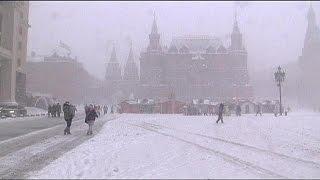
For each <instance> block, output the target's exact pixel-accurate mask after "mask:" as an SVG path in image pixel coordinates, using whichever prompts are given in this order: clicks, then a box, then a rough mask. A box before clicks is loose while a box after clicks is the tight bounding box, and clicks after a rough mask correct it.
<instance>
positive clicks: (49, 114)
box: [48, 105, 52, 117]
mask: <svg viewBox="0 0 320 180" xmlns="http://www.w3.org/2000/svg"><path fill="white" fill-rule="evenodd" d="M51 109H52V107H51V105H49V106H48V117H50V116H51V111H52V110H51Z"/></svg>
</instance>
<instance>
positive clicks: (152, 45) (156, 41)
mask: <svg viewBox="0 0 320 180" xmlns="http://www.w3.org/2000/svg"><path fill="white" fill-rule="evenodd" d="M148 51H161V45H160V34H159V33H158V26H157V22H156V16H155V13H153V23H152V29H151V33H150V34H149V46H148Z"/></svg>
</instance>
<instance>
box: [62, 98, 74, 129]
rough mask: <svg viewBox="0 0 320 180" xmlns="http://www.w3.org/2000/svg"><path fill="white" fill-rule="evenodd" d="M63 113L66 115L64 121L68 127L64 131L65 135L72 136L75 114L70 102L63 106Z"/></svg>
mask: <svg viewBox="0 0 320 180" xmlns="http://www.w3.org/2000/svg"><path fill="white" fill-rule="evenodd" d="M63 113H64V120H65V121H66V123H67V127H66V128H65V129H64V135H66V134H71V133H70V128H71V123H72V118H73V116H74V114H73V108H72V105H71V104H70V103H69V102H68V101H66V102H65V103H64V104H63Z"/></svg>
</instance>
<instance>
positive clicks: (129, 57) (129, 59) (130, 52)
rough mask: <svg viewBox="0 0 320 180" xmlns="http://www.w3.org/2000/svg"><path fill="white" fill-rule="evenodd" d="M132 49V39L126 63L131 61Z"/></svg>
mask: <svg viewBox="0 0 320 180" xmlns="http://www.w3.org/2000/svg"><path fill="white" fill-rule="evenodd" d="M133 62H134V60H133V50H132V41H131V42H130V51H129V56H128V61H127V63H133Z"/></svg>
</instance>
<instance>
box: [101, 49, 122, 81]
mask: <svg viewBox="0 0 320 180" xmlns="http://www.w3.org/2000/svg"><path fill="white" fill-rule="evenodd" d="M105 79H106V81H111V82H117V81H120V80H121V79H122V78H121V69H120V64H119V62H118V60H117V55H116V48H115V47H114V46H113V49H112V52H111V57H110V61H109V62H108V64H107V69H106V76H105Z"/></svg>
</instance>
